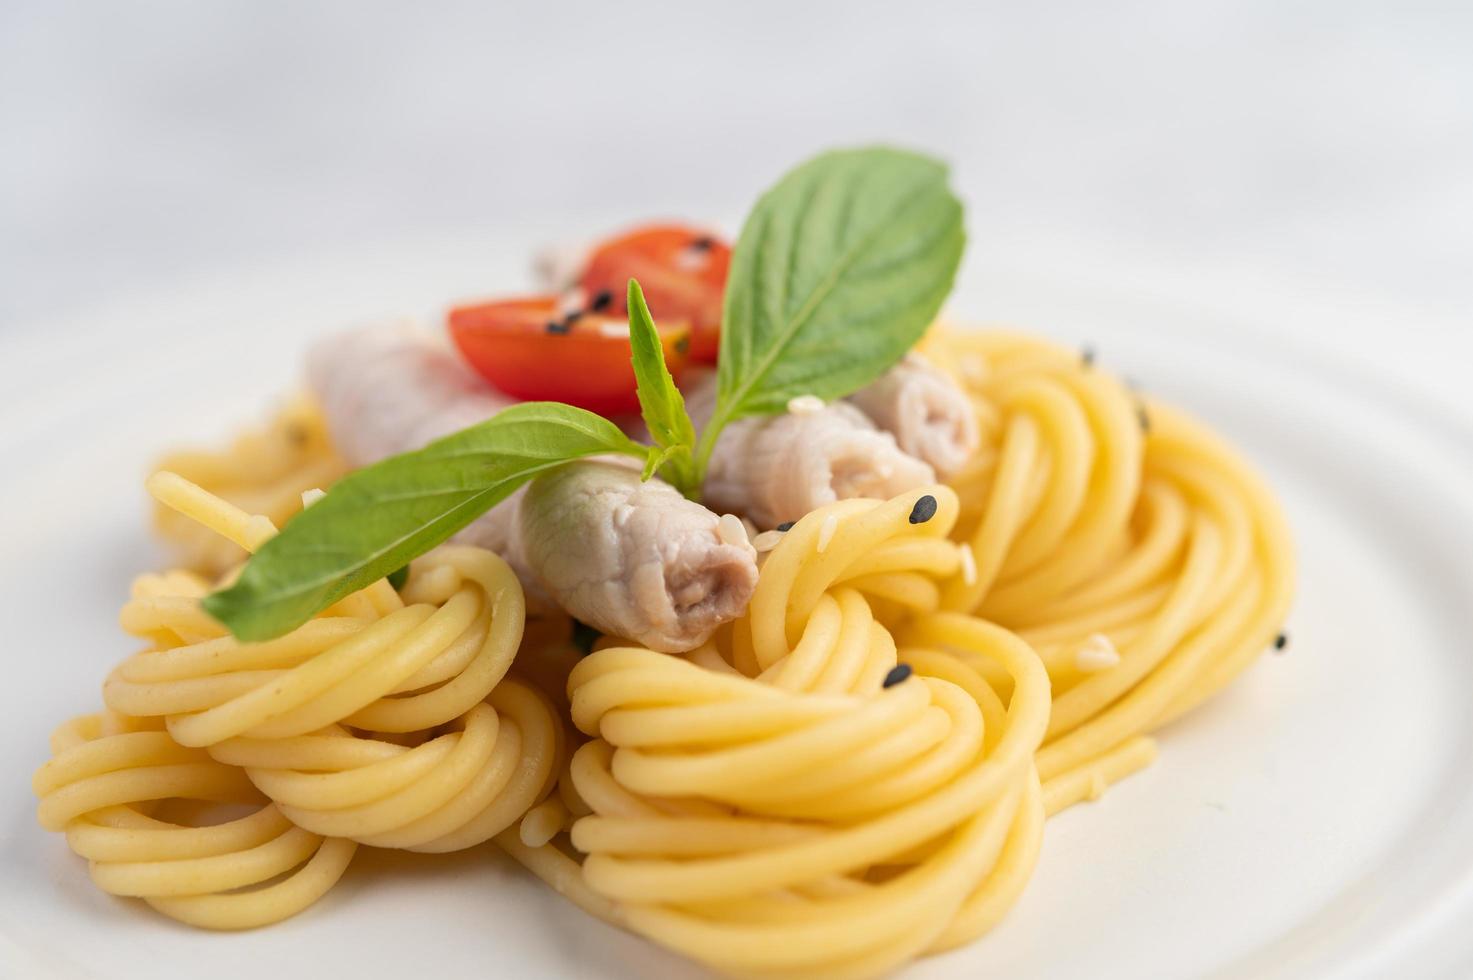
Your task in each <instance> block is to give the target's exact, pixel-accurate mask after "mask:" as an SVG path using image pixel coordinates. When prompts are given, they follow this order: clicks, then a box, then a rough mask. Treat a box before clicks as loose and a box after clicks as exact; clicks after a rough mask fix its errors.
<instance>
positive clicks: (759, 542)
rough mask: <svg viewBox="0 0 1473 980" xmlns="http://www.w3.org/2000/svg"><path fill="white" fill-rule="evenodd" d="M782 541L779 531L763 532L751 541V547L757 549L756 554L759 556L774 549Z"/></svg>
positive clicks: (781, 533) (781, 534)
mask: <svg viewBox="0 0 1473 980" xmlns="http://www.w3.org/2000/svg"><path fill="white" fill-rule="evenodd" d="M782 539H783V532H781V531H763V532H762V533H761V534H759V535H757V536H756V537H755V538H753V539H752V547H754V548H756V549H757V553H758V554H761V553H763V552H766V551H771V550H772V549H773V548H776V547H777V545H778V542H779V541H781V540H782Z"/></svg>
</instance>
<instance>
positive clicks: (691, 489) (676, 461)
mask: <svg viewBox="0 0 1473 980" xmlns="http://www.w3.org/2000/svg"><path fill="white" fill-rule="evenodd" d="M629 346H630V351H631V354H632V357H633V360H634V380H635V391H636V394H638V396H639V410H640V414H641V415H643V416H644V425H645V428H646V429H648V430H649V432H650V440H651V441H652V442H654V444H655V445H654V449H655V450H656V451H655V452H652V453H650V457H649V460H648V461H647V462H646V463H645V469H644V478H645V479H646V480H648V479H649V478H650V476H651V475H653V474H654V473H655V472H656V471H657V470H658V471H659V473H660V475H661V476H663V477H664V478H665V479H666V480H668V481H669V482H670V483H672V484H674V485H675V486H676V487H677V488H679V489H680V490H681V492H683V493H684V494H685V495H686V496H688V497H691V498H694V497H695V495H696V493H697V492H698V491H699V490H700V486H701V483H700V480H699V479H698V478H697V475H696V467H695V458H694V456H693V455H692V454H693V452H694V450H695V446H696V429H695V426H694V425H693V424H692V423H691V420H690V415H689V414H687V412H686V410H685V396H684V395H682V394H681V393H680V389H679V388H677V387H675V379H674V378H672V377H671V376H670V369H669V368H668V367H666V366H665V350H664V348H663V347H662V346H661V345H660V334H659V331H657V330H656V329H655V321H654V320H653V319H652V318H651V317H650V308H649V306H648V305H646V304H645V301H644V291H643V290H641V289H640V288H639V283H638V282H636V281H634V280H633V279H631V280H629Z"/></svg>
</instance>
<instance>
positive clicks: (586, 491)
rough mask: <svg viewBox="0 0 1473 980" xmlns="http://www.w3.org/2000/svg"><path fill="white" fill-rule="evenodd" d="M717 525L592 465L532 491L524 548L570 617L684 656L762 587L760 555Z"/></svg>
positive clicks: (624, 472)
mask: <svg viewBox="0 0 1473 980" xmlns="http://www.w3.org/2000/svg"><path fill="white" fill-rule="evenodd" d="M719 525H720V519H719V518H718V517H717V516H716V515H715V514H713V513H712V512H711V511H709V510H707V509H706V508H705V507H702V506H701V505H700V504H697V503H694V502H692V501H690V500H687V499H685V497H683V496H681V495H680V493H679V492H678V491H677V490H676V489H675V488H674V487H672V486H670V485H669V484H667V483H665V482H663V481H661V480H648V481H641V480H640V478H639V472H638V470H637V469H636V468H633V467H630V466H625V465H623V463H622V461H619V462H613V461H604V460H585V461H581V462H577V463H570V464H569V465H567V466H564V467H560V468H559V469H557V470H554V471H552V472H551V473H547V474H545V475H543V476H540V477H538V478H537V479H536V480H533V481H532V483H531V484H530V485H528V487H527V494H526V497H525V498H524V499H523V501H522V505H521V510H520V520H519V522H518V527H517V535H518V536H519V538H520V540H519V541H518V542H517V543H518V544H519V545H520V547H521V550H522V553H523V557H524V558H525V560H526V563H527V565H528V566H529V567H531V568H532V569H534V570H535V571H536V573H537V575H538V577H539V580H540V581H541V583H542V585H543V586H544V587H545V588H546V589H547V591H548V592H549V593H551V594H552V595H554V596H556V597H557V599H558V601H559V603H561V605H562V606H563V608H564V609H566V610H567V611H568V612H569V613H570V614H572V615H573V616H575V617H577V618H578V619H581V620H582V621H583V622H585V623H588V624H590V625H593V626H596V627H598V628H599V629H600V630H602V631H604V632H606V633H612V634H614V635H616V636H623V637H627V638H629V639H631V640H636V641H638V642H640V643H643V644H644V645H645V646H648V647H650V648H651V649H653V650H661V651H664V652H666V653H677V652H681V651H685V650H691V649H694V648H695V647H697V646H699V645H700V644H702V643H703V642H705V641H706V639H707V638H708V637H709V636H710V635H711V633H712V632H713V631H714V630H715V629H716V627H718V626H720V625H721V624H722V623H725V622H728V621H730V620H732V619H735V618H736V617H737V616H739V615H741V613H742V611H743V610H744V609H746V607H747V600H748V599H750V598H751V596H752V590H753V589H754V588H756V586H757V553H756V551H755V550H754V549H753V548H752V546H751V545H750V544H748V543H747V542H746V541H745V540H742V539H736V540H733V538H732V536H731V535H723V534H722V533H721V529H720V526H719Z"/></svg>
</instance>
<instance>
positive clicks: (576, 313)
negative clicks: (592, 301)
mask: <svg viewBox="0 0 1473 980" xmlns="http://www.w3.org/2000/svg"><path fill="white" fill-rule="evenodd" d="M582 315H583V311H582V310H569V311H568V312H567V315H565V316H564V317H563V323H565V324H567V325H568V326H570V327H571V326H572V325H573V324H575V323H577V322H578V318H579V317H580V316H582Z"/></svg>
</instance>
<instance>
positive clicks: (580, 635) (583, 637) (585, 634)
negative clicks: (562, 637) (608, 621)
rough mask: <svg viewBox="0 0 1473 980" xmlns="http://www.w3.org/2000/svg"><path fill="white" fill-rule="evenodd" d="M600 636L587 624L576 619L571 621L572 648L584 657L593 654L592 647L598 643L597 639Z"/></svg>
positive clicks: (600, 634)
mask: <svg viewBox="0 0 1473 980" xmlns="http://www.w3.org/2000/svg"><path fill="white" fill-rule="evenodd" d="M602 635H603V634H602V633H600V632H599V631H598V630H596V629H594V628H593V627H592V626H589V625H588V624H587V623H585V622H582V621H580V620H577V619H575V620H573V636H572V641H573V646H575V647H577V648H578V651H579V652H580V653H582V654H583V655H584V656H585V657H586V656H588V655H589V654H590V653H592V652H593V645H594V644H595V643H597V642H598V638H599V637H600V636H602Z"/></svg>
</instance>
